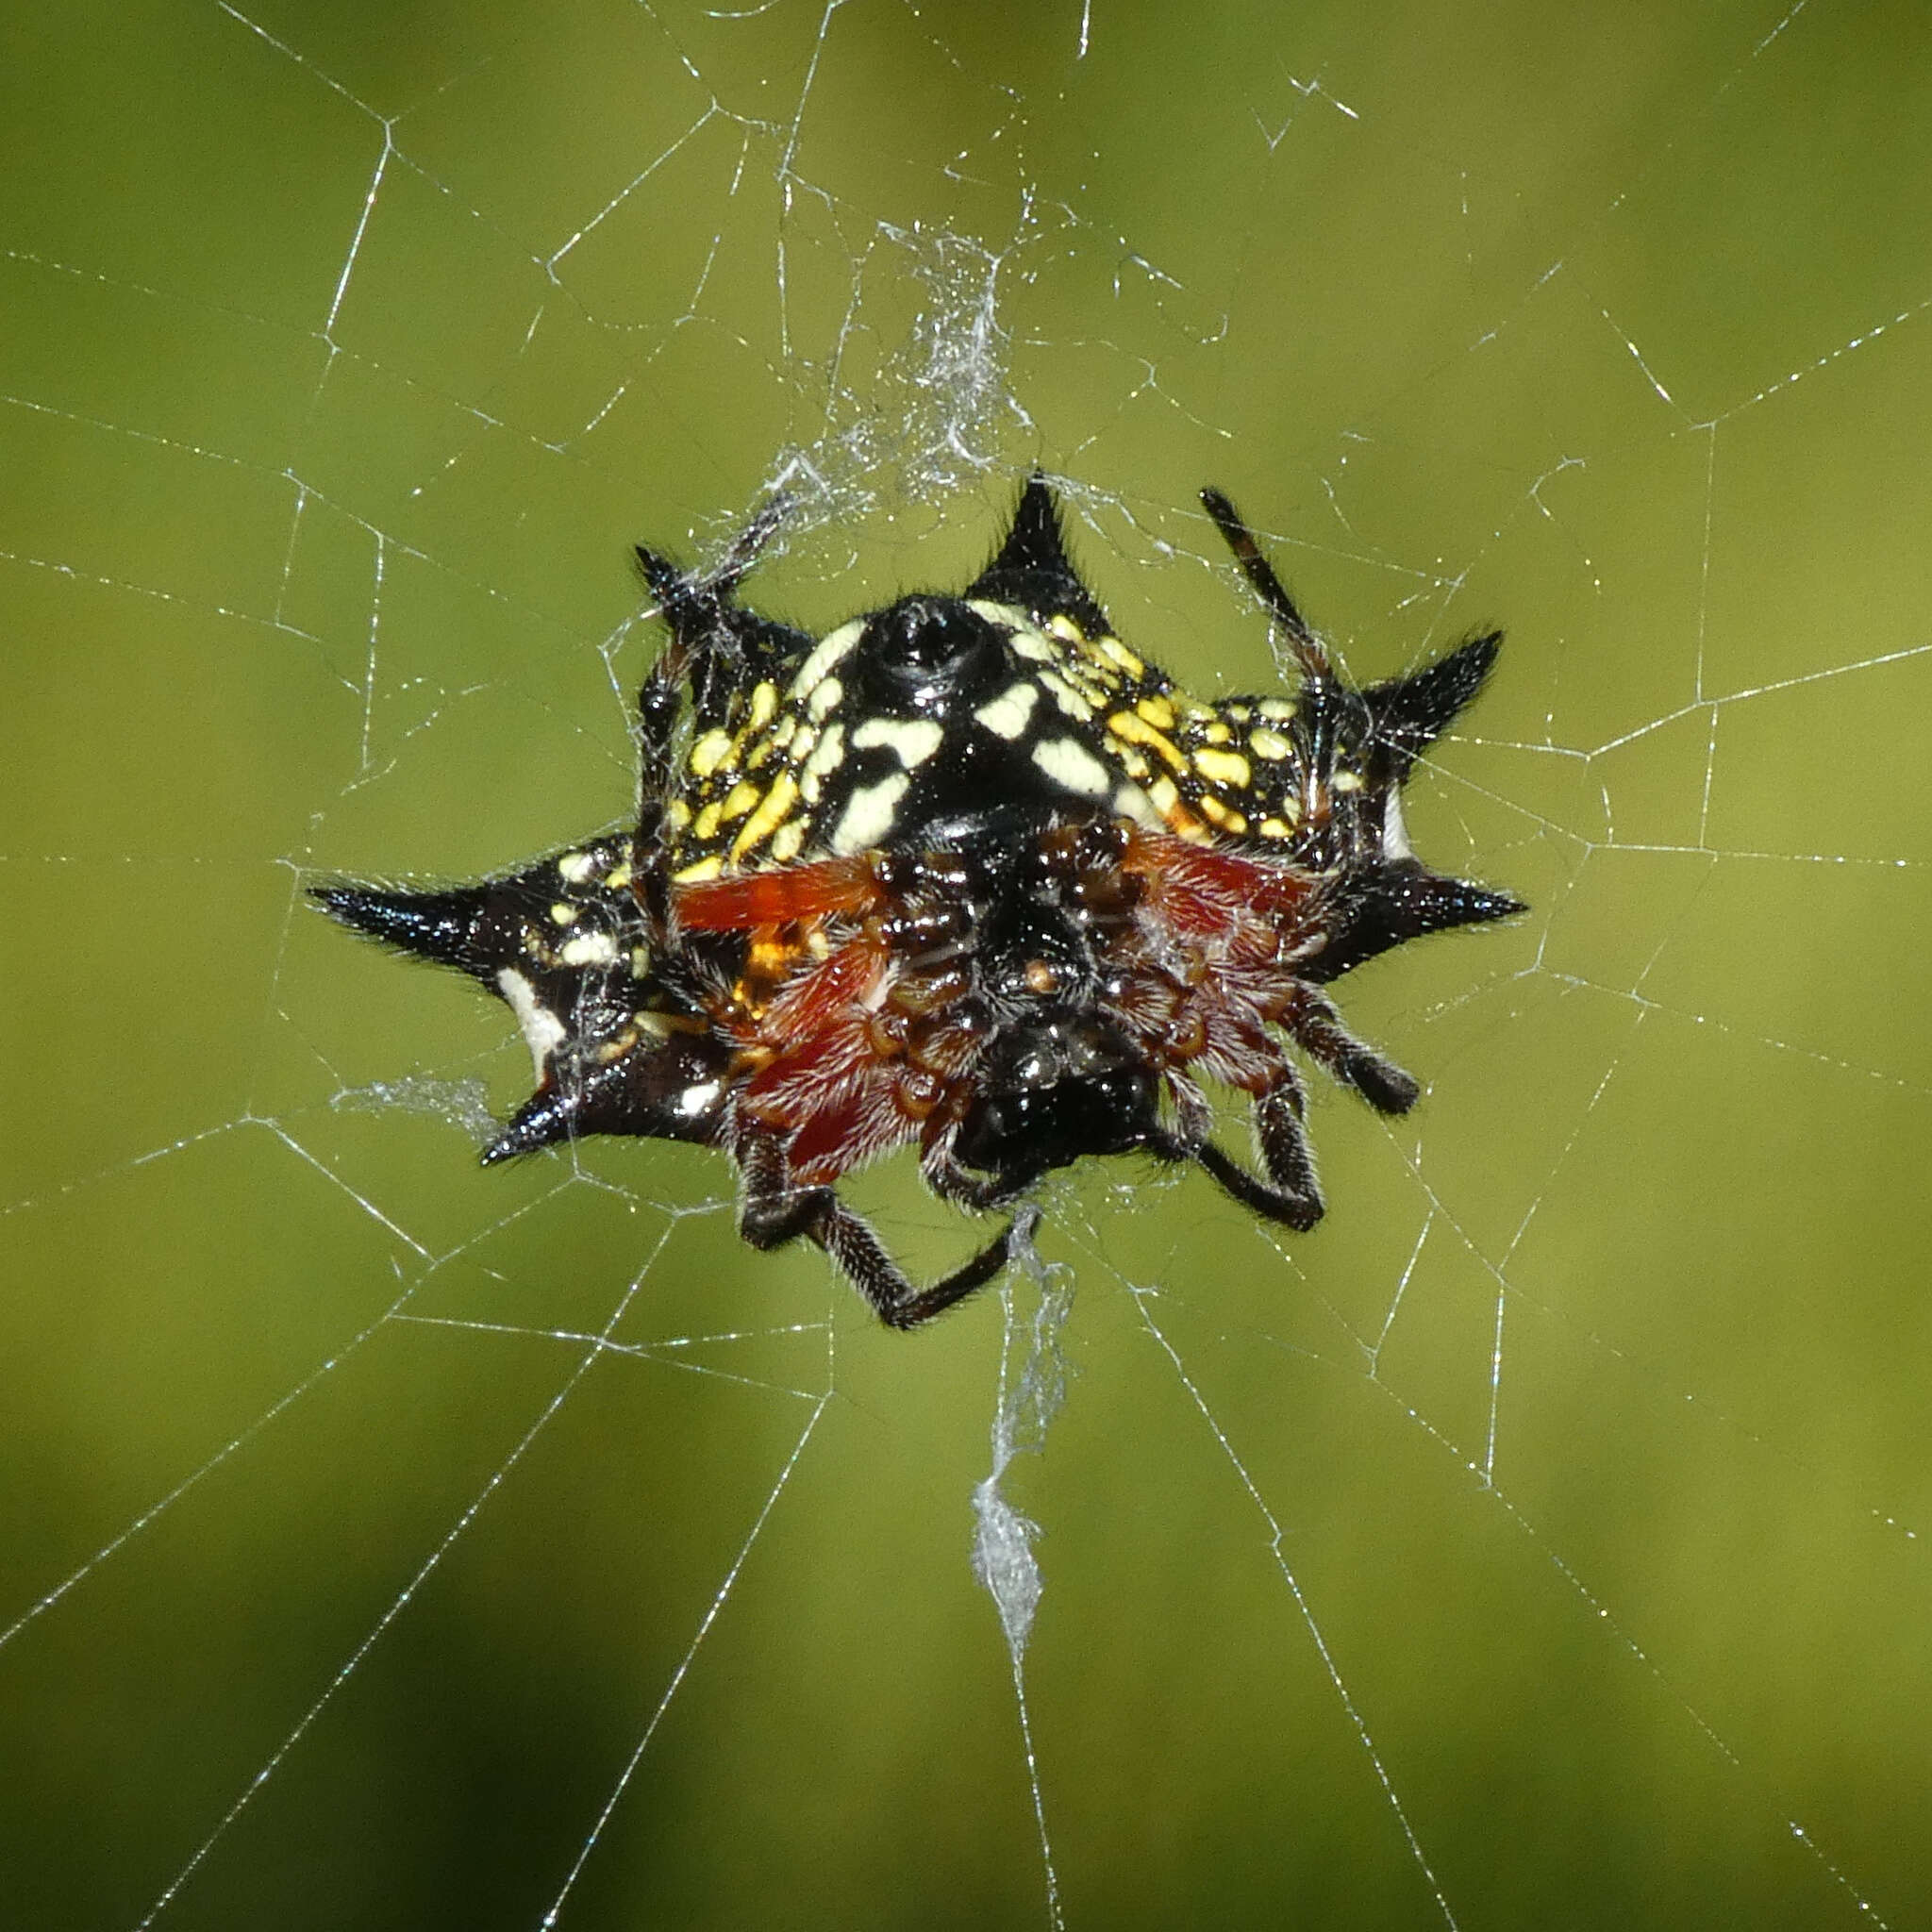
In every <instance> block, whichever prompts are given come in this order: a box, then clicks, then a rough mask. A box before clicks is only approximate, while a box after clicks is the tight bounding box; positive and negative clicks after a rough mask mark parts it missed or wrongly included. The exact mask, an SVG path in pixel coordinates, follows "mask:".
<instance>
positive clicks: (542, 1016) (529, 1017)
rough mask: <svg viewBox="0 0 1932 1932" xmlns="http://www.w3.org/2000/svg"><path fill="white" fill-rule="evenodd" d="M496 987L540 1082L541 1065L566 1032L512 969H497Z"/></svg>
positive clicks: (511, 967)
mask: <svg viewBox="0 0 1932 1932" xmlns="http://www.w3.org/2000/svg"><path fill="white" fill-rule="evenodd" d="M496 984H497V989H498V991H501V992H502V994H503V996H504V999H505V1000H506V1001H507V1002H508V1006H509V1009H510V1011H511V1012H512V1013H514V1014H515V1015H516V1016H517V1024H518V1025H519V1026H521V1027H522V1028H523V1030H524V1043H525V1045H526V1046H527V1047H528V1048H529V1049H530V1058H532V1059H533V1060H535V1061H536V1062H537V1077H538V1078H539V1079H540V1080H541V1078H542V1077H543V1062H544V1061H545V1060H547V1059H548V1058H550V1055H551V1053H552V1051H553V1050H554V1049H555V1048H557V1047H559V1046H561V1045H562V1044H563V1042H564V1041H566V1040H568V1039H569V1038H570V1029H569V1027H567V1026H566V1025H565V1024H563V1022H562V1021H561V1020H559V1019H558V1017H557V1015H556V1014H555V1013H553V1012H552V1011H551V1010H550V1008H548V1007H546V1006H545V1005H544V1004H543V1003H542V1002H541V1000H540V999H539V998H538V997H537V989H536V988H535V987H534V986H532V985H531V984H530V982H529V981H528V980H527V979H525V977H524V975H523V974H521V973H519V972H518V971H517V969H516V968H515V967H514V966H499V967H498V968H497V969H496Z"/></svg>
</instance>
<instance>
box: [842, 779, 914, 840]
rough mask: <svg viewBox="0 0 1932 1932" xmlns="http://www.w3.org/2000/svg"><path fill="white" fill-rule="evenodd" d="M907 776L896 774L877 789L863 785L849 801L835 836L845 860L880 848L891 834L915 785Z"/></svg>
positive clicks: (879, 783)
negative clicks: (903, 801)
mask: <svg viewBox="0 0 1932 1932" xmlns="http://www.w3.org/2000/svg"><path fill="white" fill-rule="evenodd" d="M911 782H912V780H911V778H910V776H909V775H908V774H907V773H905V772H894V773H893V774H892V775H891V777H890V778H881V779H880V780H879V782H878V783H877V784H876V785H862V786H860V787H859V789H858V791H855V792H854V793H853V794H852V796H851V797H850V798H848V799H847V800H846V801H845V809H844V811H843V812H842V813H841V815H840V818H839V828H838V830H837V831H835V832H834V833H833V834H832V850H833V852H834V853H836V854H837V855H838V856H839V857H840V858H851V856H852V855H853V854H854V853H855V852H865V851H868V850H870V849H871V847H873V846H874V845H876V844H877V843H878V842H879V841H880V840H881V839H883V838H884V837H885V835H886V833H887V832H888V831H889V830H891V824H892V815H893V813H894V812H895V811H897V810H898V808H899V801H900V800H901V799H902V798H903V797H905V795H906V788H907V786H908V785H909V784H911Z"/></svg>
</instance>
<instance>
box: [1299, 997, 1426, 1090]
mask: <svg viewBox="0 0 1932 1932" xmlns="http://www.w3.org/2000/svg"><path fill="white" fill-rule="evenodd" d="M1281 1024H1283V1025H1284V1026H1285V1027H1287V1029H1288V1032H1289V1034H1290V1036H1291V1038H1292V1039H1293V1041H1295V1043H1296V1044H1297V1045H1298V1046H1299V1047H1301V1049H1302V1050H1303V1052H1305V1053H1306V1054H1307V1056H1308V1058H1310V1059H1311V1060H1313V1061H1314V1062H1315V1064H1316V1065H1317V1066H1319V1067H1321V1068H1323V1069H1324V1071H1325V1072H1326V1073H1328V1074H1331V1075H1332V1076H1333V1077H1334V1078H1335V1079H1336V1080H1338V1081H1339V1082H1340V1083H1341V1085H1342V1086H1344V1087H1352V1088H1353V1089H1354V1090H1355V1091H1356V1092H1357V1093H1359V1094H1360V1095H1361V1097H1362V1098H1363V1099H1364V1100H1366V1101H1367V1102H1368V1103H1369V1105H1370V1106H1371V1107H1373V1108H1374V1109H1375V1111H1376V1112H1377V1113H1386V1114H1404V1113H1407V1111H1408V1110H1409V1108H1412V1107H1413V1106H1414V1105H1415V1104H1416V1101H1417V1099H1418V1098H1419V1097H1420V1096H1421V1093H1422V1091H1423V1090H1422V1087H1421V1084H1420V1083H1419V1082H1418V1081H1417V1080H1416V1078H1415V1076H1414V1074H1406V1073H1404V1072H1403V1070H1402V1069H1401V1068H1400V1067H1398V1066H1397V1065H1396V1064H1395V1063H1394V1061H1392V1060H1386V1059H1384V1058H1382V1056H1381V1055H1380V1054H1378V1053H1377V1052H1376V1051H1375V1050H1374V1048H1373V1047H1371V1046H1365V1045H1363V1043H1362V1042H1361V1041H1359V1040H1357V1038H1356V1037H1355V1035H1354V1034H1353V1033H1351V1032H1350V1031H1349V1030H1348V1028H1347V1027H1346V1026H1344V1025H1343V1024H1341V1014H1340V1013H1339V1012H1338V1011H1336V1008H1335V1002H1334V1001H1333V1000H1331V999H1330V998H1329V997H1328V995H1327V994H1326V993H1324V992H1321V991H1317V989H1315V988H1314V987H1312V986H1309V985H1307V984H1306V983H1304V984H1302V985H1299V986H1297V987H1296V988H1295V991H1294V995H1293V999H1292V1001H1291V1005H1290V1007H1289V1009H1288V1011H1287V1012H1286V1013H1285V1014H1284V1015H1283V1017H1282V1021H1281Z"/></svg>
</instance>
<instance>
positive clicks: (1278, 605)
mask: <svg viewBox="0 0 1932 1932" xmlns="http://www.w3.org/2000/svg"><path fill="white" fill-rule="evenodd" d="M1201 502H1202V505H1203V507H1204V508H1206V509H1207V511H1208V515H1209V516H1210V517H1212V518H1213V519H1214V523H1215V527H1216V528H1217V529H1219V530H1220V532H1221V534H1222V535H1223V536H1224V538H1225V539H1226V540H1227V547H1228V548H1229V549H1230V550H1232V551H1233V552H1234V558H1235V561H1236V562H1237V563H1238V564H1240V565H1241V573H1242V575H1244V576H1245V577H1246V578H1247V580H1248V582H1249V583H1250V584H1252V585H1253V586H1254V589H1255V594H1256V595H1257V597H1259V598H1260V600H1261V601H1262V603H1264V604H1265V605H1267V607H1268V608H1269V609H1270V610H1272V611H1273V612H1274V615H1275V617H1276V618H1277V619H1278V620H1279V622H1280V625H1281V627H1282V629H1283V630H1285V631H1286V632H1287V633H1288V637H1289V641H1290V643H1291V644H1292V645H1293V646H1294V656H1295V661H1296V662H1297V663H1298V664H1299V665H1300V666H1301V667H1302V669H1303V671H1304V672H1306V673H1307V675H1308V676H1310V677H1331V676H1333V675H1334V674H1333V672H1332V671H1331V670H1330V669H1329V664H1328V653H1327V652H1326V651H1324V649H1323V648H1322V641H1321V640H1320V639H1319V638H1317V637H1316V635H1315V633H1314V632H1313V631H1311V630H1310V629H1309V628H1308V625H1307V619H1306V618H1304V617H1303V616H1302V614H1301V612H1300V611H1299V610H1297V609H1296V608H1294V599H1293V598H1292V597H1291V596H1290V595H1289V594H1288V591H1287V589H1286V588H1285V587H1284V585H1283V584H1282V581H1281V579H1280V578H1279V577H1278V576H1276V575H1274V565H1273V564H1272V563H1270V562H1269V561H1268V559H1267V558H1265V557H1263V556H1262V555H1261V546H1260V545H1259V544H1258V543H1257V542H1256V541H1255V533H1254V532H1253V531H1252V530H1251V529H1249V528H1248V526H1247V525H1246V524H1244V523H1243V522H1242V521H1241V511H1240V510H1238V509H1236V508H1235V507H1234V505H1233V504H1231V503H1230V502H1229V501H1228V500H1227V498H1226V497H1224V495H1223V494H1222V493H1221V491H1218V490H1204V491H1202V492H1201Z"/></svg>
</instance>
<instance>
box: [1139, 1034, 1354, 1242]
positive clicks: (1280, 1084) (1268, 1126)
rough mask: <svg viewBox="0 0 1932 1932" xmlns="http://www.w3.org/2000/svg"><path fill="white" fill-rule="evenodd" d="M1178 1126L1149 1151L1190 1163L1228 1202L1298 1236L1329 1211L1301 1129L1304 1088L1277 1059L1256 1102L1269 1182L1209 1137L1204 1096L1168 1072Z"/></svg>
mask: <svg viewBox="0 0 1932 1932" xmlns="http://www.w3.org/2000/svg"><path fill="white" fill-rule="evenodd" d="M1167 1080H1168V1091H1170V1092H1171V1093H1172V1094H1173V1095H1174V1110H1175V1113H1176V1115H1177V1116H1178V1119H1179V1124H1178V1126H1177V1127H1176V1128H1175V1129H1174V1131H1173V1132H1171V1133H1170V1134H1168V1135H1166V1136H1165V1137H1164V1138H1163V1139H1162V1140H1161V1141H1158V1142H1156V1143H1154V1144H1153V1146H1152V1150H1151V1151H1152V1152H1153V1153H1155V1154H1156V1155H1158V1157H1159V1158H1161V1159H1163V1160H1175V1161H1180V1160H1192V1161H1195V1162H1197V1163H1198V1164H1199V1166H1200V1167H1201V1169H1202V1171H1203V1172H1204V1173H1205V1174H1208V1177H1209V1178H1210V1179H1212V1180H1213V1182H1214V1183H1215V1185H1216V1186H1217V1187H1219V1188H1220V1189H1221V1191H1223V1192H1224V1194H1226V1195H1227V1196H1228V1197H1229V1199H1231V1200H1234V1201H1238V1202H1240V1203H1241V1206H1242V1207H1244V1208H1250V1209H1252V1210H1253V1211H1254V1212H1256V1213H1257V1214H1265V1215H1267V1216H1268V1218H1269V1219H1270V1220H1271V1221H1279V1222H1282V1223H1284V1224H1286V1225H1288V1226H1290V1227H1291V1228H1294V1229H1295V1230H1296V1231H1297V1232H1298V1233H1302V1234H1306V1233H1307V1230H1308V1229H1309V1228H1311V1227H1313V1226H1314V1224H1316V1223H1317V1222H1318V1221H1320V1220H1321V1218H1322V1216H1323V1215H1324V1213H1325V1212H1326V1211H1327V1206H1326V1203H1325V1202H1324V1200H1323V1199H1322V1189H1321V1185H1320V1183H1319V1182H1318V1181H1317V1180H1316V1178H1315V1158H1314V1154H1313V1152H1312V1150H1311V1149H1310V1148H1309V1146H1308V1139H1307V1133H1306V1131H1305V1130H1304V1129H1303V1126H1302V1105H1303V1103H1302V1085H1301V1080H1300V1077H1299V1076H1298V1075H1297V1074H1296V1073H1295V1071H1294V1069H1293V1068H1292V1067H1291V1066H1290V1065H1289V1064H1288V1062H1287V1061H1286V1060H1278V1061H1277V1062H1276V1065H1275V1069H1274V1074H1273V1076H1272V1078H1271V1079H1270V1081H1269V1083H1268V1085H1267V1086H1266V1087H1265V1088H1264V1089H1263V1090H1262V1091H1261V1092H1260V1094H1259V1095H1258V1096H1257V1099H1256V1102H1255V1135H1256V1140H1257V1142H1258V1144H1259V1147H1260V1151H1261V1162H1262V1165H1263V1166H1264V1167H1265V1168H1266V1169H1267V1171H1268V1176H1269V1177H1268V1179H1267V1180H1265V1181H1264V1180H1263V1179H1261V1177H1260V1176H1259V1175H1258V1174H1252V1173H1250V1172H1249V1170H1248V1169H1247V1168H1245V1167H1243V1166H1242V1165H1241V1162H1240V1161H1238V1160H1237V1159H1235V1158H1234V1157H1233V1156H1232V1155H1231V1154H1229V1153H1227V1152H1226V1151H1225V1150H1224V1148H1223V1147H1221V1145H1220V1144H1219V1143H1218V1142H1217V1141H1215V1140H1214V1139H1213V1138H1212V1136H1211V1133H1210V1131H1209V1129H1210V1128H1211V1126H1212V1124H1213V1118H1212V1115H1211V1114H1210V1113H1209V1111H1208V1102H1207V1098H1206V1096H1205V1095H1204V1094H1203V1093H1202V1091H1201V1090H1200V1088H1199V1087H1198V1086H1197V1085H1196V1084H1195V1082H1194V1081H1193V1079H1192V1078H1191V1076H1190V1075H1188V1074H1183V1073H1180V1072H1178V1071H1176V1070H1174V1069H1170V1070H1169V1073H1168V1076H1167Z"/></svg>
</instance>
